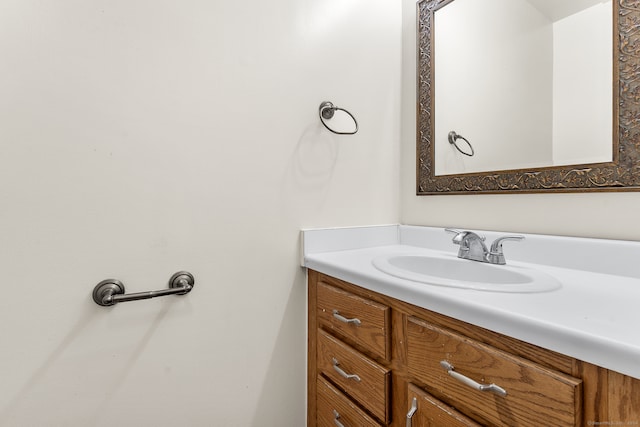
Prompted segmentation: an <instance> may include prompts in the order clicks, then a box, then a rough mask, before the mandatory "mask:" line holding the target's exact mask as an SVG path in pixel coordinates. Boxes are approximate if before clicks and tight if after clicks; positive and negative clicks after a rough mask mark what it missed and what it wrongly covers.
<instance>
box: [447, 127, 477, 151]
mask: <svg viewBox="0 0 640 427" xmlns="http://www.w3.org/2000/svg"><path fill="white" fill-rule="evenodd" d="M459 139H461V140H463V141H464V142H466V143H467V145H468V146H469V148H470V149H471V154H469V153H467V152H466V151H463V150H461V149H460V146H458V144H457V143H456V141H457V140H459ZM449 144H453V146H454V147H456V150H458V151H459V152H461V153H462V154H464V155H465V156H469V157H472V156H473V155H474V154H475V151H473V146H472V145H471V143H470V142H469V141H468V140H467V138H465V137H464V136H462V135H458V134H457V133H456V132H455V131H453V130H452V131H451V132H449Z"/></svg>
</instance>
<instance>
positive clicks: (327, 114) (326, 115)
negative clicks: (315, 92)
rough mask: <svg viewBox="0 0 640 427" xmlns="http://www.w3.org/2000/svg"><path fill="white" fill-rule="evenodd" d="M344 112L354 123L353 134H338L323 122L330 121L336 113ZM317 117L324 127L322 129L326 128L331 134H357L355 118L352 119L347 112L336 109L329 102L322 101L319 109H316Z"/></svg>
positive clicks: (343, 133)
mask: <svg viewBox="0 0 640 427" xmlns="http://www.w3.org/2000/svg"><path fill="white" fill-rule="evenodd" d="M338 110H340V111H344V112H345V113H347V114H348V115H349V117H351V119H352V120H353V123H355V125H356V130H354V131H353V132H339V131H337V130H333V129H331V128H330V127H329V125H328V124H327V123H326V122H325V120H331V118H333V115H334V114H335V112H336V111H338ZM318 115H319V116H320V121H321V122H322V124H323V125H324V127H326V128H327V129H329V130H330V131H331V132H333V133H335V134H338V135H353V134H355V133H356V132H358V121H357V120H356V118H355V117H353V114H351V113H350V112H348V111H347V110H345V109H344V108H340V107H336V106H335V105H333V103H331V102H329V101H324V102H323V103H321V104H320V108H318Z"/></svg>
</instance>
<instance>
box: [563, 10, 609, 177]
mask: <svg viewBox="0 0 640 427" xmlns="http://www.w3.org/2000/svg"><path fill="white" fill-rule="evenodd" d="M611 21H612V20H611V2H610V1H609V2H604V3H599V4H597V5H595V6H592V7H590V8H588V9H585V10H582V11H580V12H578V13H576V14H573V15H570V16H568V17H566V18H564V19H561V20H559V21H557V22H554V24H553V67H554V72H553V88H554V90H553V164H554V165H567V164H568V165H571V164H577V163H594V162H610V161H611V159H612V155H613V151H612V149H611V144H610V143H608V142H609V141H611V135H612V120H611V117H612V114H611V107H612V101H611V99H612V96H611V91H612V85H611V81H612V79H613V67H611V62H610V61H603V60H602V58H613V54H612V51H613V47H612V46H613V44H612V43H611V41H612V40H611V39H612V37H611V33H612V22H611ZM576 34H580V35H581V40H579V41H578V40H576V39H575V35H576ZM584 70H588V72H586V71H584Z"/></svg>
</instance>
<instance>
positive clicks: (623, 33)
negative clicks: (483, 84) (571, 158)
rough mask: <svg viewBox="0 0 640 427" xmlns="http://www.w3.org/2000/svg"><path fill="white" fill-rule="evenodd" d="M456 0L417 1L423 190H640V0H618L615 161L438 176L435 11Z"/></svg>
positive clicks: (419, 167)
mask: <svg viewBox="0 0 640 427" xmlns="http://www.w3.org/2000/svg"><path fill="white" fill-rule="evenodd" d="M451 1H454V0H420V1H418V3H417V14H418V18H417V21H418V22H417V24H418V31H417V33H418V34H417V35H418V43H417V48H418V49H417V55H418V57H417V68H418V73H417V96H418V99H417V106H416V107H417V156H416V157H417V159H416V160H417V162H416V163H417V194H418V195H432V194H491V193H499V194H505V193H509V194H513V193H538V192H549V191H551V192H586V191H640V0H613V2H612V6H613V28H614V29H615V30H614V37H613V43H614V46H613V52H614V61H613V85H614V86H613V94H614V95H613V98H614V99H613V118H612V120H613V140H612V141H613V143H612V147H613V161H611V162H607V163H594V164H582V165H570V166H551V167H545V168H532V169H514V170H503V171H495V172H494V171H491V172H481V173H466V174H458V175H440V176H436V175H435V168H434V143H433V129H434V111H435V109H434V107H435V106H434V96H433V92H432V89H433V85H434V81H433V58H434V56H433V55H434V52H433V44H432V42H431V40H432V37H433V25H432V23H433V16H434V12H435V10H437V9H438V8H440V7H442V6H444V5H445V4H446V3H449V2H451Z"/></svg>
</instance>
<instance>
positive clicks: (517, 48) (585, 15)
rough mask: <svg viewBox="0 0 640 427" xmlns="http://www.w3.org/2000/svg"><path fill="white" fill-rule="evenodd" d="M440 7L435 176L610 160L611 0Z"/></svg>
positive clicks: (462, 2)
mask: <svg viewBox="0 0 640 427" xmlns="http://www.w3.org/2000/svg"><path fill="white" fill-rule="evenodd" d="M443 4H444V6H441V7H439V8H438V9H437V10H436V11H435V12H434V15H433V16H434V18H433V48H434V61H433V63H434V85H433V89H434V113H435V118H434V136H433V143H434V172H435V175H452V174H461V173H470V172H485V171H500V170H512V169H525V168H538V167H546V166H563V165H574V164H587V163H600V162H610V161H612V154H613V144H612V133H613V129H612V121H613V111H612V99H613V94H612V81H613V77H614V76H613V72H612V70H613V62H612V58H613V48H612V46H613V44H614V43H613V38H612V33H613V29H612V14H613V11H612V3H611V0H609V1H600V0H563V1H558V0H483V1H477V0H452V1H450V2H445V3H443ZM451 132H455V134H456V135H458V136H460V137H463V138H464V140H462V139H458V145H459V148H462V149H464V150H465V151H467V152H469V149H468V145H467V144H466V141H468V143H469V144H470V145H471V146H472V147H473V150H472V151H473V153H474V155H473V156H469V155H468V154H464V153H462V152H460V150H459V148H456V145H455V144H452V143H451V140H452V138H451ZM465 140H466V141H465ZM460 142H462V145H460Z"/></svg>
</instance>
